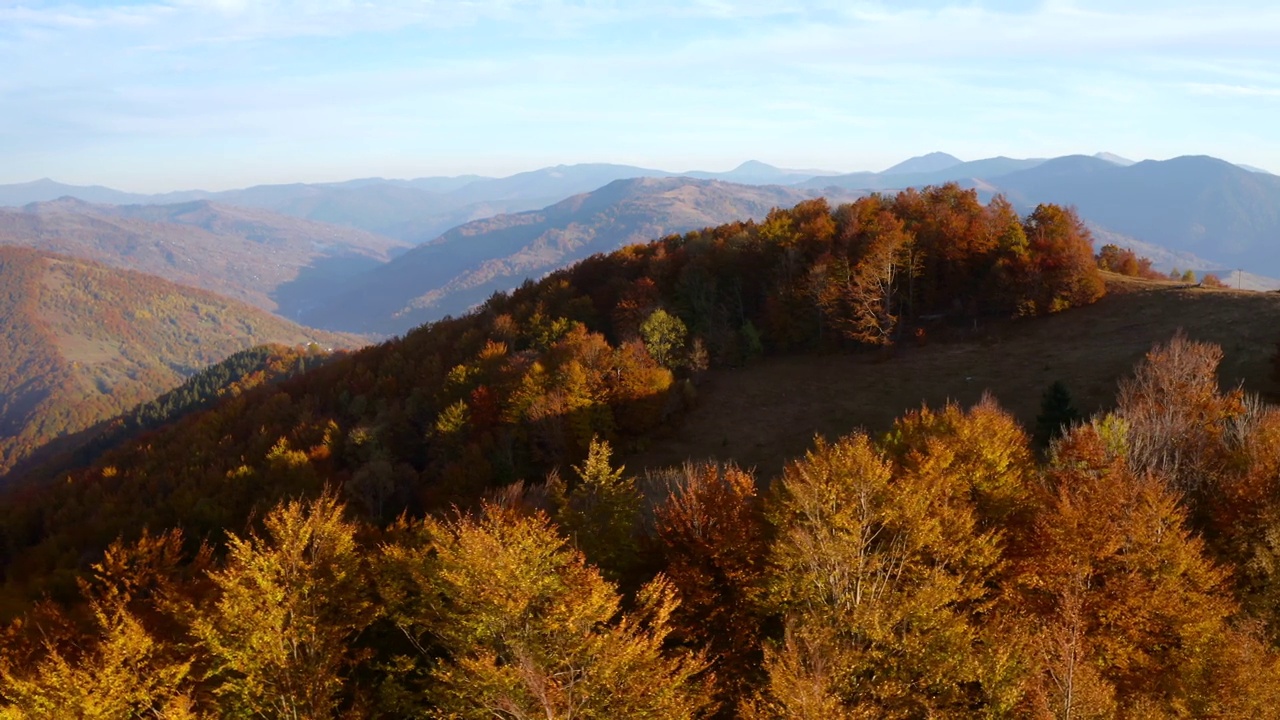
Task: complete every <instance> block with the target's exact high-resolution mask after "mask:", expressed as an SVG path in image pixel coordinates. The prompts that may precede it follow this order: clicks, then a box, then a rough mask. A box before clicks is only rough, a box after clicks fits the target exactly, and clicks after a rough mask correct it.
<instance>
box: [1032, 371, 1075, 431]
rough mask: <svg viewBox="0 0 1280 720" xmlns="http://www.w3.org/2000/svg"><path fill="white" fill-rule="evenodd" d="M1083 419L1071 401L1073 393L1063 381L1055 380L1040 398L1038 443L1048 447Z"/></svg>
mask: <svg viewBox="0 0 1280 720" xmlns="http://www.w3.org/2000/svg"><path fill="white" fill-rule="evenodd" d="M1082 419H1083V417H1082V416H1081V415H1080V411H1079V410H1077V409H1076V406H1075V403H1074V402H1072V400H1071V393H1070V392H1069V391H1068V390H1067V386H1066V384H1065V383H1063V382H1062V381H1061V380H1054V381H1053V384H1052V385H1050V386H1049V387H1048V388H1047V389H1046V390H1045V391H1044V394H1043V395H1041V396H1040V414H1039V415H1037V416H1036V443H1037V444H1039V445H1040V446H1041V447H1048V446H1049V443H1050V441H1052V440H1054V439H1055V438H1057V437H1058V436H1059V435H1061V434H1062V433H1063V431H1065V430H1066V429H1068V428H1070V427H1071V426H1072V425H1074V424H1075V423H1078V422H1080V420H1082Z"/></svg>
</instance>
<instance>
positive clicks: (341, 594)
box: [0, 336, 1280, 718]
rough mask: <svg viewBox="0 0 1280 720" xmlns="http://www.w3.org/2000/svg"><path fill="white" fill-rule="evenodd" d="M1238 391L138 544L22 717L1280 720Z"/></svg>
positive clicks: (1177, 386)
mask: <svg viewBox="0 0 1280 720" xmlns="http://www.w3.org/2000/svg"><path fill="white" fill-rule="evenodd" d="M1219 357H1220V355H1219V353H1218V351H1217V350H1216V348H1214V347H1212V346H1208V345H1204V344H1201V343H1197V342H1194V341H1191V340H1189V339H1187V338H1185V337H1183V336H1177V337H1174V338H1173V339H1172V340H1171V341H1169V342H1168V343H1166V344H1164V345H1161V346H1158V347H1156V348H1154V349H1153V350H1152V352H1151V353H1150V354H1149V355H1148V357H1147V358H1146V359H1145V360H1144V361H1143V362H1142V363H1141V364H1140V365H1139V366H1138V367H1137V368H1136V370H1135V372H1134V375H1133V376H1132V378H1130V379H1128V380H1126V381H1125V382H1124V383H1123V384H1122V387H1121V391H1120V403H1119V405H1118V408H1117V410H1116V411H1115V412H1113V413H1109V414H1105V415H1101V416H1097V417H1095V418H1092V419H1091V420H1089V421H1086V422H1081V423H1078V424H1076V425H1073V426H1071V427H1069V428H1067V429H1066V430H1065V432H1064V433H1063V434H1062V435H1061V436H1060V437H1058V438H1057V439H1055V440H1054V441H1053V442H1052V444H1051V446H1050V449H1049V452H1048V455H1047V457H1044V458H1043V459H1039V458H1038V456H1037V454H1036V453H1035V452H1034V451H1033V449H1032V447H1031V443H1030V440H1029V438H1028V437H1027V435H1026V433H1025V432H1024V431H1023V429H1022V428H1021V427H1019V426H1018V424H1017V423H1016V422H1015V421H1014V420H1013V419H1012V418H1011V417H1010V416H1009V415H1008V414H1007V413H1005V412H1004V411H1003V410H1001V409H1000V407H999V406H998V405H997V404H996V402H995V400H994V399H992V398H989V397H987V398H984V399H983V400H982V401H981V402H979V403H978V404H977V405H975V406H973V407H971V408H967V409H966V408H961V407H959V406H956V405H948V406H946V407H943V408H938V409H933V408H921V409H919V410H916V411H912V412H909V413H907V414H906V415H904V416H903V417H902V418H901V419H900V420H899V421H898V422H897V423H895V424H894V426H893V428H892V429H891V431H890V432H888V433H887V434H886V435H884V436H883V437H880V438H874V437H872V436H870V435H868V434H867V433H865V432H854V433H852V434H850V435H847V436H845V437H842V438H839V439H836V440H825V439H822V438H819V439H818V440H817V441H816V442H815V444H814V446H813V448H812V449H811V450H810V451H809V452H808V453H807V454H806V455H805V456H804V457H803V458H799V459H797V460H795V461H793V462H792V463H791V464H789V465H788V466H787V467H786V469H785V471H784V472H783V474H782V475H781V477H779V478H777V479H775V480H774V481H773V482H772V486H771V487H770V488H768V489H767V490H766V491H763V492H762V491H761V490H760V488H761V483H760V478H757V477H755V476H754V475H753V474H752V473H750V472H747V471H743V470H741V469H738V468H736V467H733V466H732V465H716V464H690V465H687V466H685V467H683V468H680V469H677V470H673V471H670V472H668V473H662V474H659V475H656V476H655V475H651V476H649V477H648V478H647V479H645V480H644V481H640V480H637V478H635V477H633V476H631V475H629V474H627V473H626V471H625V470H624V469H623V468H620V467H618V466H617V465H616V464H614V463H613V462H612V460H611V455H610V450H611V448H610V447H609V445H608V443H606V442H605V441H603V440H601V439H600V438H599V437H594V438H590V439H588V452H587V455H586V458H585V459H584V461H583V462H582V463H581V464H580V465H577V466H576V467H575V468H574V469H573V473H574V474H573V476H571V477H567V478H565V479H563V480H562V479H561V478H560V476H559V475H552V476H551V477H550V478H549V480H548V481H547V482H546V483H545V484H528V483H517V484H515V485H512V486H509V487H508V488H506V489H505V490H503V491H501V492H499V493H496V494H490V496H489V499H486V500H483V501H481V502H479V503H477V504H475V505H473V506H472V507H471V509H452V510H446V511H440V512H436V513H429V514H427V515H426V516H424V517H420V518H413V517H408V516H405V517H401V518H400V519H398V520H395V521H393V522H390V523H388V524H383V523H379V522H376V521H374V520H373V519H372V518H370V516H369V515H368V513H367V512H365V513H360V512H357V508H354V507H353V506H351V505H350V504H348V503H345V502H343V501H342V500H340V499H339V498H338V497H337V495H336V494H335V493H334V492H333V491H326V492H324V493H322V494H321V495H320V496H319V497H318V498H317V499H315V500H311V501H296V500H294V501H288V502H284V503H281V504H278V505H276V506H274V507H273V508H271V509H270V510H269V511H268V512H267V513H266V514H265V515H264V517H263V518H262V520H261V522H257V523H253V524H252V526H251V527H250V528H248V529H247V530H245V531H243V532H232V533H230V534H229V535H228V536H227V537H226V541H225V543H223V544H222V546H223V549H222V550H220V551H219V550H214V549H212V548H210V547H207V546H196V547H195V548H194V549H193V548H191V546H190V545H189V544H187V543H184V542H183V540H182V536H181V535H180V534H177V533H166V534H162V535H152V534H149V533H148V534H145V535H143V536H141V537H140V538H139V539H138V540H136V541H134V542H116V543H113V544H112V545H111V546H110V547H109V548H108V549H107V551H106V553H105V554H104V555H103V557H102V559H101V560H100V561H99V562H97V563H95V564H94V566H93V569H92V572H91V573H89V574H88V575H87V576H86V577H85V578H83V579H82V580H81V582H80V583H79V584H78V589H77V596H78V598H79V600H78V601H77V602H71V603H66V604H61V605H60V604H55V603H44V604H42V605H40V606H38V607H35V608H32V609H29V610H28V611H27V612H25V613H23V614H22V615H21V616H20V617H19V618H18V619H16V620H14V621H13V622H12V623H11V624H10V625H9V626H8V627H7V629H6V630H5V632H4V633H3V634H0V642H2V643H3V648H4V654H3V658H4V659H3V661H0V712H2V713H4V715H3V716H4V717H13V718H46V717H113V718H114V717H135V716H141V715H147V716H153V717H161V718H198V717H238V716H247V717H292V718H332V717H353V718H354V717H361V718H364V717H368V718H374V717H457V718H470V717H474V718H491V717H504V718H506V717H509V718H520V717H557V718H561V717H584V718H615V717H654V718H709V717H750V718H796V717H806V718H807V717H821V718H917V717H956V718H961V717H964V718H968V717H989V718H1117V717H1124V718H1129V717H1143V718H1145V717H1161V718H1163V717H1188V718H1190V717H1196V718H1199V717H1222V718H1236V717H1250V718H1252V717H1273V716H1275V713H1276V708H1277V707H1280V705H1277V703H1278V702H1280V691H1278V690H1277V688H1280V649H1277V647H1276V642H1277V641H1276V637H1277V631H1276V628H1277V627H1280V601H1278V600H1277V598H1280V591H1277V589H1276V588H1277V587H1280V578H1277V577H1276V574H1275V572H1274V571H1273V570H1272V568H1274V567H1275V564H1274V563H1273V562H1272V558H1274V557H1275V556H1276V553H1277V549H1276V545H1275V542H1274V540H1273V538H1274V537H1275V536H1276V535H1277V534H1280V529H1277V528H1280V525H1278V524H1277V523H1280V520H1277V518H1280V502H1277V498H1278V497H1280V491H1278V490H1277V488H1276V483H1275V478H1276V477H1277V472H1276V470H1277V468H1280V454H1277V452H1276V448H1277V447H1280V442H1277V441H1276V438H1277V437H1280V414H1277V413H1276V412H1275V410H1274V409H1273V408H1270V407H1268V406H1265V405H1263V404H1261V403H1260V402H1258V401H1256V400H1255V399H1251V398H1247V397H1243V396H1241V395H1240V394H1239V393H1236V392H1223V391H1222V390H1221V389H1220V388H1219V387H1218V386H1217V384H1216V382H1214V381H1213V379H1212V378H1213V374H1214V371H1215V370H1216V364H1217V361H1218V358H1219ZM1170 393H1174V394H1176V397H1170V396H1169V394H1170ZM1168 428H1175V429H1176V435H1175V436H1173V437H1171V438H1165V440H1164V441H1161V437H1162V435H1163V434H1164V433H1166V431H1167V430H1168ZM307 458H308V454H307V453H304V452H301V451H296V450H291V449H289V446H287V445H286V446H285V447H284V448H283V449H279V450H277V451H276V460H275V462H276V463H277V464H278V466H279V467H277V471H278V472H282V473H285V474H288V473H291V472H298V470H297V467H296V465H297V464H302V463H307V462H309V460H308V459H307ZM361 517H363V518H364V519H361ZM628 555H629V557H628ZM601 565H603V567H601Z"/></svg>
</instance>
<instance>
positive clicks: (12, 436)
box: [0, 247, 359, 473]
mask: <svg viewBox="0 0 1280 720" xmlns="http://www.w3.org/2000/svg"><path fill="white" fill-rule="evenodd" d="M0 286H2V287H3V288H4V292H0V350H2V351H0V356H3V357H5V358H7V359H8V362H7V364H6V367H5V368H4V371H3V372H0V473H2V472H3V471H4V470H6V469H7V468H8V467H10V466H11V465H12V464H13V463H14V462H15V461H17V460H19V459H20V458H22V457H23V456H24V455H25V454H27V453H29V452H31V451H33V450H35V449H36V448H38V447H39V446H41V445H42V444H44V443H45V442H48V441H50V440H52V439H54V438H57V437H60V436H63V435H68V434H71V433H75V432H78V431H80V430H83V429H85V428H88V427H90V426H92V425H93V424H95V423H97V422H98V421H101V420H103V419H106V418H108V417H111V416H113V415H116V414H118V413H120V412H122V411H123V410H126V409H128V408H130V407H132V406H134V405H136V404H138V403H140V402H143V401H146V400H150V399H151V398H153V397H155V396H156V395H157V394H159V393H161V392H163V391H165V390H168V389H170V388H172V387H174V386H176V385H178V384H179V383H180V382H182V380H183V379H184V378H185V377H187V376H188V375H191V374H192V373H194V372H196V371H197V370H199V369H201V368H203V367H204V366H206V365H209V364H212V363H215V362H218V361H220V360H222V359H223V358H225V357H227V356H229V355H231V354H233V353H235V352H238V351H240V350H244V349H246V348H249V347H252V346H255V345H261V344H263V343H267V342H276V343H281V344H285V345H302V344H306V343H310V342H316V343H320V344H322V345H324V346H325V347H330V346H339V347H353V346H355V345H357V344H358V343H359V341H358V340H357V339H356V338H353V337H351V336H343V335H336V334H333V333H326V332H321V331H312V330H309V329H306V328H302V327H300V326H298V325H295V324H293V323H290V322H288V321H286V320H282V319H280V318H277V317H275V316H274V315H271V314H270V313H267V312H265V311H262V310H259V309H257V308H253V307H250V306H248V305H245V304H243V303H239V302H236V301H233V300H229V299H227V298H224V297H221V296H218V295H215V294H213V293H210V292H205V291H201V290H196V289H193V288H189V287H184V286H180V285H176V284H174V283H171V282H167V281H165V280H162V279H160V278H158V277H154V276H150V275H145V274H142V273H138V272H131V271H125V270H117V269H112V268H108V267H106V266H103V265H100V264H97V263H93V262H89V261H85V260H80V259H76V258H71V257H66V256H63V255H56V254H52V253H48V252H42V251H38V250H32V249H29V248H17V247H0Z"/></svg>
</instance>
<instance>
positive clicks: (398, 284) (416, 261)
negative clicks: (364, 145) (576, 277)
mask: <svg viewBox="0 0 1280 720" xmlns="http://www.w3.org/2000/svg"><path fill="white" fill-rule="evenodd" d="M817 195H818V193H815V192H805V191H801V190H798V189H795V188H788V187H780V186H748V185H736V184H731V183H724V182H720V181H715V180H698V179H693V178H685V177H668V178H638V179H630V180H618V181H615V182H613V183H610V184H608V185H606V186H604V187H603V188H600V189H599V190H596V191H594V192H590V193H585V194H581V195H576V196H574V197H571V198H569V199H567V200H563V201H561V202H559V203H556V204H555V205H551V206H548V207H546V208H544V209H542V210H538V211H533V212H526V213H518V214H512V215H500V216H497V217H494V218H489V219H486V220H478V221H476V222H473V223H468V224H466V225H463V226H460V227H458V228H455V229H453V230H451V231H449V232H448V233H446V234H444V235H443V236H441V237H440V238H438V239H437V240H435V241H433V242H431V243H428V244H425V245H422V246H419V247H417V248H415V249H413V250H411V251H410V252H408V253H405V254H404V255H402V256H400V257H399V258H397V259H396V260H394V261H392V262H391V263H388V264H387V265H385V266H383V267H380V268H377V269H375V270H373V271H371V272H370V273H368V275H367V277H366V278H364V279H363V280H362V281H361V282H357V283H354V284H352V285H351V286H349V287H348V289H347V291H346V292H344V293H343V294H342V295H341V296H340V297H338V298H337V299H336V300H335V301H334V302H333V303H331V304H330V305H328V306H326V307H324V308H321V309H319V310H318V311H316V312H315V313H311V314H307V315H304V317H303V319H304V320H305V321H306V322H308V323H310V324H314V325H317V326H321V327H334V328H348V329H353V328H362V330H361V331H362V332H368V331H376V332H402V331H404V330H407V329H409V328H410V327H413V326H415V325H418V324H421V323H423V322H426V321H428V320H433V319H436V318H439V317H442V316H443V315H446V314H457V313H459V312H462V311H465V310H466V309H467V308H468V307H470V306H472V305H474V304H476V303H479V302H481V301H482V300H484V299H485V298H486V297H487V296H488V295H490V294H491V293H493V292H494V291H495V290H505V289H509V288H511V287H514V286H516V285H519V284H520V283H521V282H522V281H523V280H524V279H525V278H527V277H539V276H541V275H543V274H545V273H547V272H550V271H552V270H555V269H557V268H559V267H563V266H564V265H567V264H569V263H570V262H573V261H574V260H578V259H581V258H584V257H587V256H588V255H591V254H594V253H597V252H607V251H611V250H615V249H617V248H619V247H621V246H623V245H627V244H630V243H634V242H643V241H647V240H651V239H653V238H656V237H662V236H664V235H668V234H671V233H679V232H685V231H688V230H693V229H698V228H702V227H708V226H712V225H719V224H723V223H726V222H732V221H735V220H745V219H747V218H756V219H759V218H762V217H764V215H766V214H767V213H768V212H769V210H771V209H773V208H775V207H790V206H792V205H795V204H796V203H798V202H801V201H803V200H806V199H809V198H812V197H816V196H817ZM856 195H857V194H855V193H849V192H842V193H841V194H839V195H837V196H836V197H834V198H832V200H833V202H839V201H843V200H849V199H853V198H854V197H856Z"/></svg>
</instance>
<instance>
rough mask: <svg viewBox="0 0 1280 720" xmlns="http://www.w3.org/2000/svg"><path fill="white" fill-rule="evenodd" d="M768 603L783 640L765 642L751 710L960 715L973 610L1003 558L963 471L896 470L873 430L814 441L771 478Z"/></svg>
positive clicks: (968, 691)
mask: <svg viewBox="0 0 1280 720" xmlns="http://www.w3.org/2000/svg"><path fill="white" fill-rule="evenodd" d="M770 515H771V519H772V522H773V524H774V525H775V526H776V540H775V542H774V545H773V550H772V553H771V566H772V568H771V573H770V575H771V577H770V582H771V586H770V590H771V595H772V602H773V604H774V606H775V607H776V608H777V610H778V611H779V612H780V613H782V614H783V616H784V618H785V619H786V622H787V626H788V635H787V640H786V642H784V643H783V644H782V645H781V646H779V647H775V648H772V649H770V650H769V651H768V652H767V653H766V668H767V669H768V672H769V682H768V685H767V687H766V689H765V691H764V693H762V695H761V696H760V698H758V699H757V701H756V702H754V703H752V705H751V711H752V712H753V713H754V714H756V715H758V716H774V717H796V716H798V714H800V715H803V713H806V712H812V711H811V710H805V709H804V708H818V707H821V708H839V709H840V712H841V713H844V714H846V716H848V717H882V718H895V717H902V718H906V717H924V716H930V717H943V716H955V717H960V716H965V714H966V713H968V712H970V708H971V706H972V705H973V704H974V703H975V702H980V699H979V698H977V697H975V695H974V685H975V684H978V682H979V677H980V674H981V673H980V666H979V663H978V656H979V655H980V653H981V649H980V646H979V643H978V639H979V634H978V632H977V630H976V627H975V617H974V613H976V612H977V611H978V610H979V609H980V608H981V606H982V605H983V603H984V602H985V600H986V598H987V595H988V593H989V589H988V587H987V581H988V579H989V578H990V577H991V575H992V572H993V571H994V569H995V566H996V563H997V562H998V560H999V547H998V542H997V538H996V536H995V535H993V534H992V533H990V532H984V531H983V530H982V529H981V527H979V523H978V516H977V513H976V512H975V510H974V508H973V506H972V503H971V502H970V500H969V487H968V483H967V482H963V481H961V480H960V479H959V478H957V477H956V476H954V475H951V474H948V473H944V472H936V471H934V469H925V468H921V469H913V470H907V471H901V472H899V473H898V474H896V475H895V468H894V466H893V464H892V463H891V462H890V460H889V459H888V458H887V457H886V456H885V455H884V454H883V453H882V452H881V450H879V449H878V448H876V447H875V446H874V445H873V444H872V442H871V441H870V439H868V438H867V436H866V435H865V434H861V433H857V434H853V435H850V436H848V437H845V438H843V439H841V440H840V441H838V442H836V443H833V444H829V443H827V442H825V441H822V440H819V441H818V443H817V446H816V447H815V448H814V449H813V450H811V451H810V452H809V453H808V454H806V456H805V457H804V459H802V460H799V461H797V462H794V463H792V464H791V465H789V466H788V467H787V469H786V470H785V472H784V474H783V477H782V480H781V482H780V483H779V484H778V485H777V491H776V497H775V498H774V500H773V502H772V505H771V511H770Z"/></svg>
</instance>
